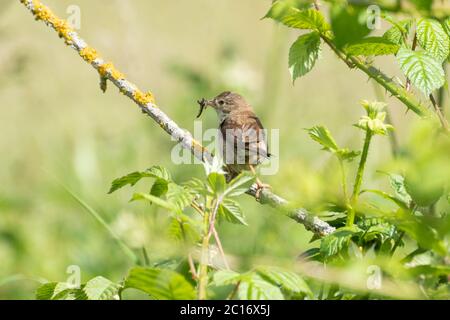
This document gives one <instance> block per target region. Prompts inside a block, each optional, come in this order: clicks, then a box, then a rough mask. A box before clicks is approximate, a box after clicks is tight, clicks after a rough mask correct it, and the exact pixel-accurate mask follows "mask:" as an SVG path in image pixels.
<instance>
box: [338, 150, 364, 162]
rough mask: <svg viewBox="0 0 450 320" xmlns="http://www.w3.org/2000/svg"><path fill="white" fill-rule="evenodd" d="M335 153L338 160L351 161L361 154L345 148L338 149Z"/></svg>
mask: <svg viewBox="0 0 450 320" xmlns="http://www.w3.org/2000/svg"><path fill="white" fill-rule="evenodd" d="M336 153H337V155H338V157H339V158H340V159H342V160H346V161H352V160H353V159H355V158H356V157H358V156H359V155H360V154H361V151H355V150H349V149H347V148H344V149H339V150H338V151H337V152H336Z"/></svg>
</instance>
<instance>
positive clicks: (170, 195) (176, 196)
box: [166, 183, 194, 211]
mask: <svg viewBox="0 0 450 320" xmlns="http://www.w3.org/2000/svg"><path fill="white" fill-rule="evenodd" d="M166 197H167V201H168V202H169V203H170V204H171V205H173V206H174V207H175V208H177V209H178V210H179V211H182V210H184V208H186V207H188V206H189V205H190V204H191V203H192V200H193V199H194V195H193V194H192V192H191V191H190V189H188V188H187V187H184V186H179V185H177V184H175V183H169V186H168V191H167V193H166Z"/></svg>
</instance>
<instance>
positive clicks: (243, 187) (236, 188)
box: [225, 172, 255, 197]
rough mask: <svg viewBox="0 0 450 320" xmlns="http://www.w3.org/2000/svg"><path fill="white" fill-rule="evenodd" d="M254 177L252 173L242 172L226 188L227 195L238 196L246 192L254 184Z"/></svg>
mask: <svg viewBox="0 0 450 320" xmlns="http://www.w3.org/2000/svg"><path fill="white" fill-rule="evenodd" d="M254 179H255V177H254V176H253V175H252V174H250V173H246V172H242V173H240V174H239V175H238V176H237V177H235V178H234V179H233V180H231V181H230V182H229V183H228V187H227V189H226V190H225V195H226V196H228V197H236V196H239V195H241V194H243V193H246V192H247V191H248V189H249V188H250V186H251V185H252V183H253V181H254Z"/></svg>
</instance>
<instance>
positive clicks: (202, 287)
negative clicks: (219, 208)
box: [198, 210, 210, 300]
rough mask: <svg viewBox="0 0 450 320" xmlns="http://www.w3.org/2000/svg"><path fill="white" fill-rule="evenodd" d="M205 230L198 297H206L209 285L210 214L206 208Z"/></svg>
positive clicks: (203, 298)
mask: <svg viewBox="0 0 450 320" xmlns="http://www.w3.org/2000/svg"><path fill="white" fill-rule="evenodd" d="M203 223H204V232H203V234H204V235H203V240H202V253H201V257H200V266H199V272H198V299H199V300H205V299H206V287H207V286H208V260H209V238H210V236H209V214H208V212H207V211H206V210H205V213H204V216H203Z"/></svg>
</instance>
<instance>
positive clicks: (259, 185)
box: [250, 165, 272, 201]
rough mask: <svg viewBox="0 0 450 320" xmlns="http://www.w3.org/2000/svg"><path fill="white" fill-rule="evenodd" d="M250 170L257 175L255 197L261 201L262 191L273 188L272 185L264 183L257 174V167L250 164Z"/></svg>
mask: <svg viewBox="0 0 450 320" xmlns="http://www.w3.org/2000/svg"><path fill="white" fill-rule="evenodd" d="M250 171H251V172H252V173H253V174H254V175H255V177H256V186H257V187H256V192H255V198H256V200H257V201H260V196H261V191H263V189H272V187H271V186H270V185H269V184H267V183H262V182H261V180H259V178H258V177H257V176H256V170H255V167H253V166H252V165H250Z"/></svg>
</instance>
